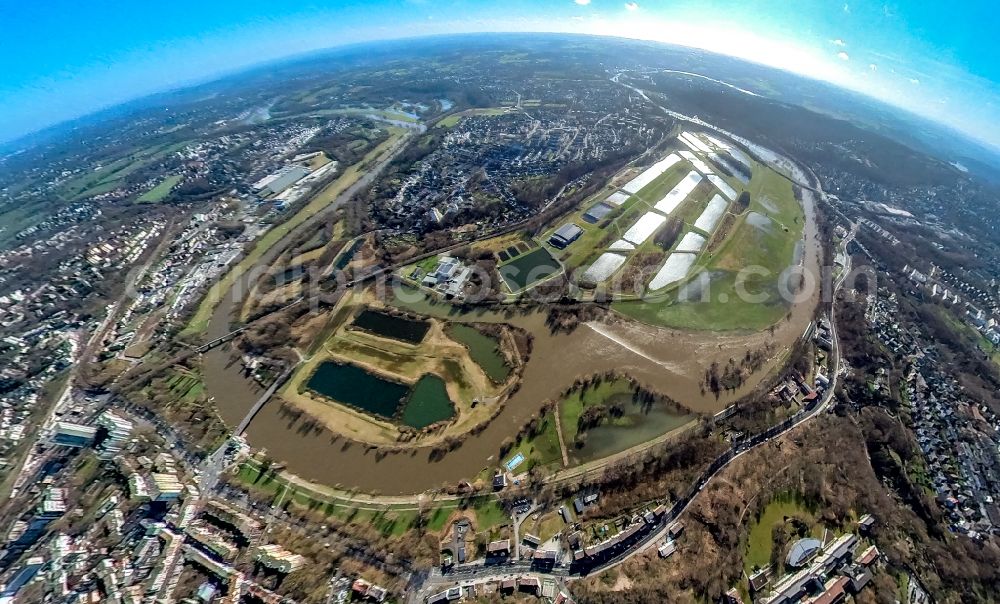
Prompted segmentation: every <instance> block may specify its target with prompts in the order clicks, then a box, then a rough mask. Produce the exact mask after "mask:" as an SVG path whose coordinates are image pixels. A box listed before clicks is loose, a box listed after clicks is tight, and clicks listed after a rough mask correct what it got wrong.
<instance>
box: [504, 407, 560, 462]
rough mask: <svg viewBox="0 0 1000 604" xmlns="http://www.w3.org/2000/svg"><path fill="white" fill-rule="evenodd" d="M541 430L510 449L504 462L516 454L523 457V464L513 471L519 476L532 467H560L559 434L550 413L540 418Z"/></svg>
mask: <svg viewBox="0 0 1000 604" xmlns="http://www.w3.org/2000/svg"><path fill="white" fill-rule="evenodd" d="M540 421H541V422H542V430H541V432H540V433H539V434H538V436H535V437H534V438H526V439H524V440H522V441H521V442H519V443H518V444H517V446H515V447H514V448H513V449H511V451H510V453H508V454H507V456H506V458H505V459H504V461H506V460H508V459H510V458H512V457H514V456H515V455H517V454H518V453H521V454H523V455H524V462H523V463H522V464H521V465H520V466H518V467H517V468H516V469H515V470H514V471H515V472H517V473H518V474H520V473H521V472H527V471H528V470H530V469H531V468H534V467H548V466H556V467H561V466H562V451H561V450H560V448H559V434H558V432H557V430H556V420H555V417H553V416H552V414H551V413H546V414H545V415H543V416H542V418H541V420H540Z"/></svg>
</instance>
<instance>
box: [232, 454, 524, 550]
mask: <svg viewBox="0 0 1000 604" xmlns="http://www.w3.org/2000/svg"><path fill="white" fill-rule="evenodd" d="M236 479H237V480H238V481H239V482H241V483H243V484H244V485H246V486H247V487H249V488H252V489H254V490H256V491H257V492H260V493H264V494H267V495H269V496H271V497H272V498H273V499H272V504H274V505H277V504H279V503H281V504H283V503H285V502H288V501H291V502H293V503H294V504H295V505H297V506H299V507H301V508H304V509H308V510H312V511H318V512H320V513H322V514H324V515H325V516H328V517H332V518H337V519H339V520H342V521H344V522H350V523H353V524H368V525H371V526H374V527H375V528H376V529H377V530H378V531H379V532H380V533H382V534H383V535H385V536H387V537H390V536H398V535H402V534H404V533H406V532H407V531H409V530H410V529H413V528H416V526H417V520H418V515H419V510H418V509H417V507H416V506H414V505H398V506H397V505H387V506H377V507H364V506H359V505H358V504H355V503H352V502H351V501H349V500H346V499H337V498H335V497H332V496H327V495H322V494H319V493H315V492H313V491H310V490H308V489H304V488H300V487H297V486H294V485H291V484H289V483H288V482H287V481H285V480H283V479H282V478H280V477H279V475H277V474H275V473H274V472H262V468H260V467H259V466H257V465H256V464H255V463H252V462H246V463H244V464H243V465H242V466H240V469H239V471H238V473H237V474H236ZM477 505H478V506H479V507H476V512H477V514H478V513H479V511H480V509H482V513H483V514H484V516H486V518H487V520H488V521H489V522H496V516H497V515H498V514H499V515H500V516H501V518H502V519H503V520H505V519H506V515H504V514H503V511H502V509H500V508H499V503H498V502H497V501H496V500H494V499H491V498H483V500H482V501H477ZM457 507H458V503H457V502H454V501H447V502H441V503H439V504H438V505H436V506H434V507H433V508H431V509H430V510H428V511H427V512H426V521H427V527H426V528H427V530H429V531H440V530H442V529H443V528H444V525H445V522H446V521H447V520H448V517H449V516H450V515H451V513H452V512H453V511H454V510H455V509H456V508H457ZM501 523H502V522H501Z"/></svg>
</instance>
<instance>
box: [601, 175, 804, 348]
mask: <svg viewBox="0 0 1000 604" xmlns="http://www.w3.org/2000/svg"><path fill="white" fill-rule="evenodd" d="M747 190H748V191H749V192H750V196H751V202H750V207H749V210H747V211H745V212H743V213H742V214H740V215H739V216H735V217H734V219H733V223H732V227H731V229H729V232H728V233H726V232H717V233H715V234H714V236H715V240H713V241H711V242H710V244H709V246H708V247H707V248H706V249H705V250H703V251H702V253H701V254H700V256H699V257H698V260H697V261H696V262H695V264H694V267H693V268H692V269H691V271H690V272H689V277H688V280H689V281H690V280H691V278H692V276H693V275H699V274H701V275H702V276H699V277H697V278H695V280H694V281H691V282H690V284H688V285H685V284H684V283H685V282H684V281H682V282H680V283H678V284H677V285H679V287H677V286H673V287H672V288H671V289H673V291H671V290H670V289H668V290H666V293H664V294H663V295H658V296H657V297H656V298H655V299H651V300H641V301H620V302H616V303H615V304H614V305H613V308H614V309H615V310H616V311H618V312H620V313H622V314H623V315H625V316H627V317H630V318H633V319H636V320H639V321H642V322H644V323H651V324H654V325H663V326H668V327H682V328H690V329H698V330H723V331H726V330H761V329H765V328H767V327H768V326H770V325H773V324H775V323H776V322H777V321H779V320H780V319H781V318H782V317H783V316H784V315H785V313H787V311H788V304H787V303H786V302H784V300H782V299H781V298H780V296H779V275H780V273H781V272H782V271H784V270H785V269H787V268H788V267H789V266H791V265H792V264H793V263H794V262H795V260H796V255H797V253H796V247H797V246H799V245H800V242H801V240H802V232H803V228H804V224H805V217H804V213H803V209H802V206H801V204H800V203H799V202H798V201H797V200H796V199H795V196H794V195H793V192H792V186H791V183H789V182H788V181H787V180H786V179H784V178H782V177H781V176H780V175H779V174H777V173H775V172H774V171H773V170H771V169H770V168H768V167H766V166H763V165H760V164H757V165H755V166H754V171H753V178H752V179H751V180H750V183H749V185H748V187H747ZM721 222H722V223H723V224H722V225H721V226H719V227H718V229H719V230H722V229H725V228H726V226H725V219H723V220H722V221H721ZM723 238H724V239H723ZM719 240H721V241H722V242H721V244H720V243H719ZM748 267H756V269H757V270H761V271H762V272H765V273H766V274H763V275H750V276H749V277H748V278H746V280H745V281H744V282H743V285H744V286H745V291H746V292H747V293H750V294H753V295H757V296H758V299H757V300H756V301H747V300H744V299H743V296H741V295H740V291H739V290H738V284H737V282H736V279H737V274H738V273H739V272H740V271H741V270H743V269H746V268H748ZM702 281H704V283H703V282H702ZM705 283H707V284H708V287H707V291H708V295H707V296H706V297H705V298H703V297H702V294H703V293H704V288H705ZM684 296H687V297H688V300H685V299H684ZM706 298H707V299H706Z"/></svg>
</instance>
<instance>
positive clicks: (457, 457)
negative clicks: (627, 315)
mask: <svg viewBox="0 0 1000 604" xmlns="http://www.w3.org/2000/svg"><path fill="white" fill-rule="evenodd" d="M804 197H805V200H804V205H805V212H806V227H805V242H806V245H805V254H804V259H803V260H804V266H805V267H806V269H807V270H809V271H812V272H813V274H814V275H818V274H819V258H820V254H819V244H818V242H817V236H816V223H815V216H814V208H813V203H814V201H813V196H812V194H811V193H810V192H808V191H806V192H805V194H804ZM275 247H280V246H275ZM268 257H270V259H269V258H268ZM271 260H273V255H272V254H265V258H264V259H262V261H263V262H270V261H271ZM244 291H245V290H244ZM817 302H818V291H817V292H816V293H815V294H814V295H813V296H812V297H810V298H809V299H807V300H802V301H800V302H798V303H796V304H795V305H793V307H792V309H791V311H792V312H791V318H790V320H784V319H783V320H781V321H780V322H779V323H778V324H777V325H776V326H775V329H774V334H773V335H771V334H769V333H768V332H767V331H764V332H759V333H751V334H738V333H713V332H687V331H680V330H676V329H666V328H658V327H651V326H648V325H643V324H640V323H635V322H631V321H626V320H619V321H616V322H612V323H600V324H593V325H591V324H587V325H581V326H579V327H578V328H577V329H576V330H575V331H573V332H572V333H569V334H565V333H560V334H550V332H549V330H548V328H547V327H546V326H545V324H544V320H545V315H544V313H541V312H534V313H532V314H528V315H515V316H510V317H505V316H504V315H503V314H500V313H472V314H468V315H458V316H456V315H454V314H449V312H448V311H449V309H450V308H451V307H448V306H444V305H433V304H429V303H427V302H416V303H413V304H410V305H408V306H409V307H410V308H412V309H413V310H417V311H421V312H424V313H426V314H433V315H439V316H446V317H448V318H450V319H452V320H457V321H506V322H509V323H511V324H514V325H517V326H519V327H522V328H524V329H526V330H528V331H530V332H531V333H532V334H534V343H533V350H532V353H531V358H530V360H529V361H528V364H527V365H526V367H525V368H524V375H523V380H522V384H521V388H520V389H519V390H518V392H517V393H515V394H514V395H513V396H511V397H510V398H509V399H508V400H507V401H506V403H505V404H504V408H503V410H502V412H501V413H500V414H499V415H498V416H497V418H496V419H495V420H494V421H493V422H492V423H491V424H490V425H489V427H487V428H486V429H485V430H484V431H483V432H481V433H480V434H478V435H475V436H469V438H468V439H467V440H466V441H465V442H464V443H463V444H462V446H461V447H459V448H458V449H456V450H454V451H452V452H450V453H448V454H446V455H444V456H443V457H442V458H441V459H439V460H436V461H435V460H431V458H430V449H429V448H414V449H412V450H409V451H407V452H404V453H390V454H388V455H385V456H384V457H382V458H378V457H377V456H376V454H375V452H374V451H372V450H369V449H368V448H367V447H366V446H365V445H362V444H358V443H353V442H349V441H347V440H346V439H344V438H342V437H340V436H338V435H336V434H335V433H333V432H331V431H329V430H327V429H314V428H308V429H307V428H305V427H303V426H302V425H301V423H300V422H297V421H296V420H294V419H289V418H287V417H284V416H283V415H282V413H281V410H280V405H279V404H278V402H277V401H276V400H273V401H271V402H270V403H269V404H267V405H265V406H264V408H263V409H262V410H261V411H260V413H258V415H257V416H256V417H255V418H254V420H253V421H252V422H251V423H250V426H249V428H248V430H247V434H246V435H247V439H248V441H249V443H250V445H251V446H252V447H254V448H256V449H266V450H267V453H268V454H269V455H270V456H271V457H272V458H274V459H276V460H278V461H281V462H284V463H285V464H286V466H287V469H288V470H289V471H291V472H293V473H295V474H297V475H299V476H301V477H302V478H305V479H308V480H312V481H315V482H318V483H323V484H327V485H331V486H339V487H343V488H351V489H355V488H356V489H358V490H361V491H366V492H371V493H378V494H386V495H399V494H411V493H419V492H423V491H427V490H430V489H434V488H436V487H439V486H441V485H443V484H446V483H447V484H454V483H457V482H459V481H461V480H464V479H471V478H473V477H474V476H475V475H476V474H478V473H479V472H480V471H481V470H483V469H484V468H488V467H496V466H497V465H498V464H499V462H500V460H498V459H497V457H496V455H497V451H498V449H499V447H500V444H501V443H502V442H503V440H504V439H505V438H507V437H510V436H512V435H514V434H515V433H516V432H517V431H518V430H519V429H520V427H521V426H522V425H524V423H525V422H526V421H527V420H528V418H530V417H531V415H532V414H534V413H535V412H537V411H538V409H539V408H540V407H541V405H542V404H543V402H544V401H545V400H546V399H555V398H556V396H557V395H558V393H559V392H560V391H562V390H563V389H565V388H566V387H567V386H569V385H570V384H572V382H573V381H574V380H575V379H576V378H578V377H583V376H586V375H590V374H593V373H599V372H604V371H607V370H611V369H614V370H618V371H624V372H627V373H628V374H630V375H632V376H634V377H635V378H636V379H638V380H639V381H640V382H641V383H644V384H646V385H647V386H650V387H652V388H654V389H656V390H658V391H660V392H663V393H664V394H666V395H668V396H670V397H672V398H674V399H675V400H677V401H678V402H680V403H681V404H683V405H685V406H687V407H688V408H690V409H692V410H693V411H696V412H701V413H713V412H715V411H718V410H720V409H722V408H724V407H725V406H726V405H728V404H729V403H731V402H732V401H733V400H735V399H736V398H739V397H740V396H742V395H744V394H745V393H746V392H747V391H749V390H750V389H752V388H753V387H754V386H756V385H757V384H758V383H759V382H760V380H761V379H763V378H764V377H765V376H766V375H767V373H768V370H770V369H772V368H773V367H774V366H775V365H777V364H778V362H779V361H780V359H777V358H775V359H772V360H771V362H770V363H769V364H768V365H766V366H765V367H764V368H762V369H760V370H758V371H756V372H755V373H754V374H753V375H751V376H750V378H749V379H748V380H747V382H746V383H745V384H744V385H743V387H742V388H741V389H740V390H738V391H737V392H735V393H728V394H723V395H721V396H720V397H719V398H716V397H715V396H714V395H713V394H711V393H709V394H707V395H702V394H701V388H700V385H699V383H700V380H701V378H702V377H703V376H704V373H705V369H706V368H707V367H708V366H709V365H710V364H711V363H712V362H713V361H717V362H719V363H720V364H725V363H726V362H727V361H728V360H729V359H730V358H736V359H739V358H742V356H743V355H744V353H745V352H746V351H747V350H758V349H760V348H761V347H762V346H763V345H764V343H765V342H767V341H774V343H775V344H776V350H777V351H779V353H780V351H782V350H785V349H786V348H787V346H788V345H790V344H791V343H793V342H794V341H795V340H796V339H797V338H798V337H800V336H801V335H802V333H803V332H804V330H805V328H806V326H807V325H808V324H809V321H810V320H811V319H812V316H813V311H814V309H815V308H816V304H817ZM233 309H234V304H233V303H232V297H231V296H227V297H226V302H224V303H223V304H220V306H219V308H218V309H217V310H216V312H215V315H214V316H213V318H212V321H211V324H210V327H209V339H211V338H215V337H217V336H219V335H222V334H224V333H226V331H227V330H228V323H229V317H230V316H231V315H232V312H233ZM230 357H231V353H230V352H229V350H228V347H220V348H217V349H215V350H212V351H211V352H209V353H206V354H205V357H204V377H205V385H206V388H207V390H208V392H209V394H210V395H211V396H214V397H215V403H216V405H217V406H218V409H219V412H220V414H221V415H222V417H223V419H224V420H225V421H226V422H227V424H229V425H230V426H234V425H236V424H237V423H239V421H240V420H241V419H242V418H243V416H244V415H245V414H246V412H247V410H248V409H249V408H250V407H251V406H253V404H254V402H256V400H257V399H258V397H259V396H260V394H261V392H262V389H261V388H260V387H258V386H257V385H256V384H255V383H253V382H252V381H251V380H248V379H246V378H244V377H242V375H241V374H240V371H239V369H240V368H239V366H238V364H235V365H234V364H232V362H231V359H230Z"/></svg>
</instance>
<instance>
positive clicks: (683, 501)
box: [421, 89, 857, 593]
mask: <svg viewBox="0 0 1000 604" xmlns="http://www.w3.org/2000/svg"><path fill="white" fill-rule="evenodd" d="M636 90H638V89H636ZM640 92H641V91H640ZM643 96H645V95H643ZM671 114H672V115H675V117H677V114H673V113H672V112H671ZM681 117H684V116H681ZM793 182H794V181H793ZM817 183H818V180H817ZM795 184H799V185H800V186H803V188H805V189H807V190H809V191H811V192H813V193H814V194H816V195H818V196H819V198H820V199H818V200H817V201H821V200H825V193H824V192H823V191H822V189H821V188H818V184H817V187H813V186H811V185H803V183H797V182H796V183H795ZM856 231H857V225H852V229H851V231H850V233H849V235H848V237H846V238H845V239H844V241H843V242H842V244H841V245H842V246H843V249H845V250H846V248H847V245H848V243H850V241H851V240H852V239H853V237H854V234H855V233H856ZM849 271H850V262H849V261H848V263H847V266H845V269H844V271H843V272H842V273H841V275H840V276H839V278H838V279H837V281H836V282H835V283H834V286H833V292H832V295H831V305H830V309H829V319H830V329H831V342H832V344H833V346H832V350H831V352H830V365H829V369H830V371H829V374H830V375H829V380H830V384H829V387H828V388H827V389H826V390H825V391H824V393H823V397H822V398H821V399H820V401H819V403H818V404H816V405H815V406H813V407H812V408H808V409H804V410H802V411H800V412H799V413H797V414H796V415H794V416H792V417H790V418H788V419H786V420H785V421H783V422H782V423H780V424H778V425H776V426H772V427H771V428H769V429H768V430H766V431H765V432H763V433H762V434H758V435H755V436H753V437H750V438H747V439H745V440H743V441H740V442H738V443H736V444H735V445H734V446H733V447H732V448H731V449H729V450H728V451H726V452H725V453H723V454H722V455H721V456H720V457H718V458H717V459H716V460H715V461H714V462H712V464H710V465H709V468H708V469H707V470H705V471H704V472H703V473H702V475H701V476H700V477H699V479H698V480H697V481H696V482H695V483H694V484H693V485H692V486H691V487H690V488H689V489H688V491H687V493H686V494H685V495H684V496H683V497H681V498H680V499H679V500H678V501H676V502H675V503H674V505H673V506H672V507H671V508H670V510H668V511H667V512H666V513H665V514H664V515H663V517H662V518H661V519H660V520H659V521H658V522H657V524H656V526H655V529H654V530H652V531H650V532H649V533H647V534H646V535H645V536H644V537H642V538H640V539H639V540H638V541H637V542H636V543H634V544H633V545H632V546H630V547H628V548H627V549H626V550H625V551H624V552H622V553H621V554H619V555H617V556H615V557H613V558H611V559H609V560H607V561H605V562H604V563H602V564H600V565H597V566H594V567H591V568H589V569H587V571H586V574H594V573H600V572H603V571H605V570H608V569H610V568H614V567H615V566H618V565H620V564H622V563H623V562H625V561H626V560H628V559H629V558H632V557H633V556H635V555H637V554H640V553H643V552H646V551H648V550H649V549H651V548H653V547H655V546H656V544H657V543H658V542H659V541H661V540H663V539H664V538H665V537H666V534H667V527H668V526H669V525H670V523H672V522H674V521H675V520H677V519H678V518H679V517H680V516H681V515H682V514H683V513H684V512H685V511H687V509H688V508H689V507H690V505H691V504H692V503H693V502H694V500H695V499H696V497H697V495H698V493H700V492H701V491H702V490H703V489H704V488H705V486H706V485H707V484H708V483H709V482H710V481H711V480H712V479H713V478H715V477H716V476H718V474H719V473H720V472H722V471H723V470H725V469H726V468H727V467H729V466H730V465H731V464H732V463H733V462H734V461H735V460H736V459H738V458H740V457H742V456H743V455H745V454H746V453H749V452H750V451H753V450H755V449H757V448H759V447H762V446H764V445H766V444H767V443H769V442H771V441H773V440H774V439H776V438H779V437H781V436H783V435H784V434H786V433H787V432H789V431H790V430H792V429H794V428H796V427H798V426H800V425H802V424H804V423H805V422H807V421H809V420H811V419H814V418H816V417H819V416H820V415H822V414H823V413H825V412H826V411H828V410H829V409H830V406H831V404H832V403H833V402H834V393H835V391H836V389H837V380H838V378H839V374H840V339H839V336H838V334H837V322H836V316H835V312H836V303H835V300H836V294H837V291H838V290H839V289H840V287H841V286H842V285H843V283H844V280H845V278H846V276H847V273H848V272H849ZM528 571H533V572H536V573H539V574H543V575H550V576H556V577H564V578H566V579H567V580H568V579H571V578H575V577H574V574H573V573H571V571H570V569H568V568H565V567H556V568H553V569H552V570H550V571H548V572H543V571H539V570H538V569H532V567H531V563H530V562H526V561H516V562H512V563H508V564H503V565H496V566H486V565H483V564H482V563H479V564H473V565H466V566H463V567H456V568H454V569H453V570H452V571H450V572H449V573H447V574H438V573H432V574H431V575H430V576H429V577H428V578H427V580H426V581H425V584H424V585H422V586H421V591H422V593H434V592H436V591H440V590H441V589H442V588H444V587H447V586H450V585H452V584H455V583H456V582H459V583H461V582H463V581H464V582H468V581H472V580H476V581H482V580H490V579H500V578H503V577H504V576H506V575H511V574H520V573H524V572H528ZM581 576H582V575H581Z"/></svg>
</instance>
